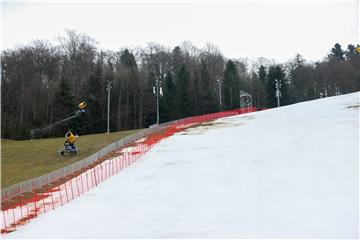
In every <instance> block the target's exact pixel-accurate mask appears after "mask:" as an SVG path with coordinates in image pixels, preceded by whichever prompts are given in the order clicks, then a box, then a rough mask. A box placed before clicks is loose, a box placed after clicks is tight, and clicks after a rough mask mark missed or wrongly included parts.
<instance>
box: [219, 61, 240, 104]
mask: <svg viewBox="0 0 360 240" xmlns="http://www.w3.org/2000/svg"><path fill="white" fill-rule="evenodd" d="M223 85H224V87H223V89H224V108H225V109H233V108H235V107H236V106H238V104H237V103H238V101H239V90H240V86H239V85H240V77H239V73H238V71H237V69H236V66H235V64H234V62H233V61H231V60H229V61H228V62H227V63H226V68H225V72H224V80H223Z"/></svg>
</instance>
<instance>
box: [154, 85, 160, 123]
mask: <svg viewBox="0 0 360 240" xmlns="http://www.w3.org/2000/svg"><path fill="white" fill-rule="evenodd" d="M155 82H156V124H157V125H159V123H160V113H159V110H160V106H159V78H157V79H156V80H155Z"/></svg>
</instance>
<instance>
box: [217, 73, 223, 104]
mask: <svg viewBox="0 0 360 240" xmlns="http://www.w3.org/2000/svg"><path fill="white" fill-rule="evenodd" d="M217 82H218V84H219V103H220V110H222V102H221V81H220V79H218V80H217Z"/></svg>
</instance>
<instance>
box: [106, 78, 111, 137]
mask: <svg viewBox="0 0 360 240" xmlns="http://www.w3.org/2000/svg"><path fill="white" fill-rule="evenodd" d="M110 88H111V86H110V82H108V85H107V91H108V101H107V131H106V132H107V133H110Z"/></svg>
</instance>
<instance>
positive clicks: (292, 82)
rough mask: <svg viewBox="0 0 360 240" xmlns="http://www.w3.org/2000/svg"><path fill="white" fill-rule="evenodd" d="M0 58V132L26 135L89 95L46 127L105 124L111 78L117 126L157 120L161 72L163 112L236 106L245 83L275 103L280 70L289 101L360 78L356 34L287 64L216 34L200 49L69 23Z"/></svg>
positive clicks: (339, 89) (264, 103) (170, 115)
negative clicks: (107, 37) (113, 43)
mask: <svg viewBox="0 0 360 240" xmlns="http://www.w3.org/2000/svg"><path fill="white" fill-rule="evenodd" d="M1 58H2V59H1V101H2V102H1V119H2V121H1V130H2V131H1V137H2V138H10V139H27V138H29V133H30V130H31V129H36V128H41V127H44V126H48V125H49V124H51V123H54V122H56V121H58V120H61V119H63V118H65V117H67V116H70V115H72V114H73V113H74V110H75V109H76V106H77V104H78V103H79V102H81V101H86V102H87V104H88V109H87V111H86V113H84V114H82V115H81V116H79V117H77V118H75V119H73V120H71V121H69V122H67V123H65V124H63V125H61V126H58V127H56V128H53V129H50V130H49V131H48V132H47V133H46V134H44V135H43V137H47V136H63V135H64V133H65V131H66V130H68V129H72V130H73V131H75V132H76V133H78V134H91V133H100V132H105V131H106V121H107V90H106V89H107V86H108V84H109V83H110V85H111V90H110V91H111V105H110V107H111V111H110V112H111V114H110V130H111V131H121V130H128V129H137V128H144V127H148V126H150V125H152V124H154V123H156V97H155V95H154V93H153V86H154V83H155V80H156V79H160V81H161V87H162V93H163V96H162V97H161V98H160V122H167V121H171V120H174V119H178V118H183V117H187V116H192V115H199V114H205V113H211V112H215V111H219V110H226V109H232V108H238V107H239V101H240V97H239V91H240V90H243V91H246V92H248V93H250V94H251V95H252V98H253V105H254V106H255V107H258V108H264V107H266V108H271V107H275V106H276V98H275V80H276V79H277V80H278V81H279V82H280V83H281V84H282V88H281V92H282V99H281V104H282V105H287V104H291V103H296V102H301V101H307V100H311V99H316V98H320V97H326V96H334V95H338V94H345V93H350V92H354V91H359V88H360V56H359V54H358V53H357V52H356V51H355V46H354V45H351V44H350V45H348V46H347V49H346V50H343V49H342V48H341V46H340V45H339V44H335V46H334V48H332V49H331V50H330V53H329V54H328V56H327V57H326V58H325V59H324V60H323V61H320V62H316V63H309V62H306V61H305V59H303V58H302V57H301V56H300V55H296V57H295V58H294V59H291V60H289V61H288V62H287V63H285V64H277V63H275V62H274V61H269V60H266V59H264V58H260V59H258V61H257V62H255V63H253V64H251V65H250V64H249V63H248V62H247V60H244V59H226V58H225V57H224V56H223V55H222V54H221V52H220V51H219V50H218V48H216V47H215V46H213V45H211V44H208V45H207V46H206V47H205V48H203V49H198V48H196V47H195V46H193V45H192V44H191V43H190V42H184V43H182V44H181V45H180V46H177V47H175V48H173V49H168V48H166V47H164V46H162V45H160V44H156V43H150V44H148V45H147V47H145V48H135V49H126V48H124V49H121V50H119V51H117V52H114V51H103V50H99V49H98V48H97V43H96V41H95V40H94V39H92V38H90V37H89V36H86V35H83V34H77V33H76V32H74V31H67V36H66V37H64V38H59V41H58V44H57V45H56V46H54V45H51V44H49V43H48V42H45V41H34V42H33V43H32V44H31V45H29V46H24V47H20V48H17V49H9V50H4V51H3V52H2V53H1ZM219 88H221V93H222V94H221V96H222V99H221V100H222V105H220V99H219V98H220V96H219V92H220V91H219V90H220V89H219Z"/></svg>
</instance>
